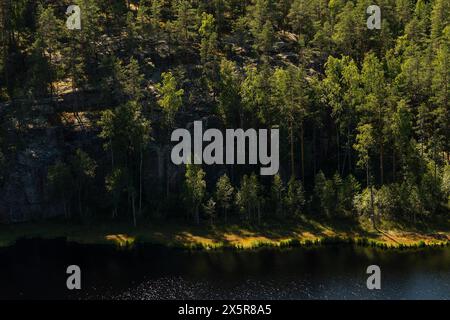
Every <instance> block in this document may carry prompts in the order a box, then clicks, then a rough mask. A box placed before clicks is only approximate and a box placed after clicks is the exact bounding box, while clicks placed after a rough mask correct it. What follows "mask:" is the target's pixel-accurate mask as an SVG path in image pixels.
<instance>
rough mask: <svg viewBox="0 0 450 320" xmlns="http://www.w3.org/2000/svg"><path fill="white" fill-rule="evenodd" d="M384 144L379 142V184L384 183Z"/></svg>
mask: <svg viewBox="0 0 450 320" xmlns="http://www.w3.org/2000/svg"><path fill="white" fill-rule="evenodd" d="M383 157H384V145H383V143H381V144H380V184H381V185H383V183H384V159H383Z"/></svg>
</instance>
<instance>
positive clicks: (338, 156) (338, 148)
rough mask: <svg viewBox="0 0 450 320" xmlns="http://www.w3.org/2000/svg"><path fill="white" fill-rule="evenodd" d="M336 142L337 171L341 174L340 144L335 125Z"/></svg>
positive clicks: (337, 129)
mask: <svg viewBox="0 0 450 320" xmlns="http://www.w3.org/2000/svg"><path fill="white" fill-rule="evenodd" d="M336 142H337V163H338V168H337V171H338V172H341V143H340V138H339V128H338V125H337V124H336Z"/></svg>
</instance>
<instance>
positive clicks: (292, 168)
mask: <svg viewBox="0 0 450 320" xmlns="http://www.w3.org/2000/svg"><path fill="white" fill-rule="evenodd" d="M290 145H291V176H292V177H295V165H294V128H293V125H292V123H291V125H290Z"/></svg>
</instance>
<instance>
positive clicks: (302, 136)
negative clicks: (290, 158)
mask: <svg viewBox="0 0 450 320" xmlns="http://www.w3.org/2000/svg"><path fill="white" fill-rule="evenodd" d="M304 138H305V131H304V128H303V124H302V125H301V129H300V149H301V159H302V179H303V180H304V179H305V141H304Z"/></svg>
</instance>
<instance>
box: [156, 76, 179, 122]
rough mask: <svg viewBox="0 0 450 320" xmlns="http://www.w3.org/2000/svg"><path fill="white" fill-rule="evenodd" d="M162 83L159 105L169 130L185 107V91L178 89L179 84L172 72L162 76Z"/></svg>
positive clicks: (159, 89) (158, 86) (158, 87)
mask: <svg viewBox="0 0 450 320" xmlns="http://www.w3.org/2000/svg"><path fill="white" fill-rule="evenodd" d="M161 77H162V82H161V84H158V85H157V90H158V91H159V95H160V97H159V99H158V105H159V106H160V107H161V108H162V110H163V112H164V116H165V125H166V126H167V127H169V128H171V127H173V126H174V123H175V115H176V113H177V112H178V110H180V108H181V107H182V105H183V95H184V90H183V89H178V83H177V80H176V79H175V77H174V76H173V74H172V73H171V72H165V73H163V74H162V75H161Z"/></svg>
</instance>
